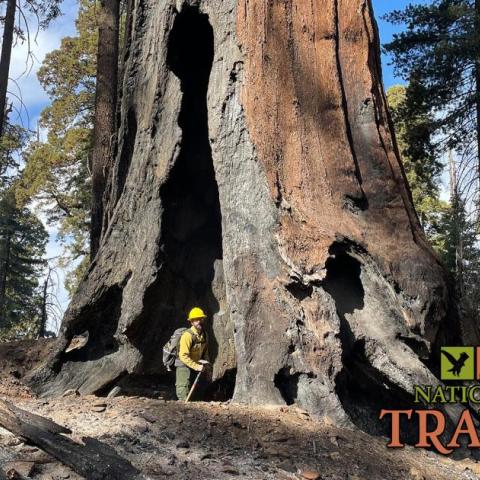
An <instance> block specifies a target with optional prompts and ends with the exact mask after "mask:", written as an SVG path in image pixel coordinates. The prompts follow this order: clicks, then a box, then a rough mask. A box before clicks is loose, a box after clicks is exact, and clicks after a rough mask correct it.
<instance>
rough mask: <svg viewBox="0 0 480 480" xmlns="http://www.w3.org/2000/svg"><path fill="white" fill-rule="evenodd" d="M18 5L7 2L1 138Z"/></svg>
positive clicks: (0, 63)
mask: <svg viewBox="0 0 480 480" xmlns="http://www.w3.org/2000/svg"><path fill="white" fill-rule="evenodd" d="M16 5H17V4H16V0H7V12H6V14H5V23H4V29H3V40H2V55H1V57H0V138H1V137H2V136H3V132H4V130H5V120H6V119H5V107H6V103H7V86H8V72H9V70H10V57H11V55H12V42H13V27H14V24H15V9H16Z"/></svg>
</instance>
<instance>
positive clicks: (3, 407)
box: [0, 400, 142, 480]
mask: <svg viewBox="0 0 480 480" xmlns="http://www.w3.org/2000/svg"><path fill="white" fill-rule="evenodd" d="M0 426H1V427H3V428H5V429H7V430H8V431H10V432H11V433H13V434H14V435H16V436H18V437H21V438H23V439H25V440H28V441H29V442H30V443H32V444H34V445H36V446H37V447H39V448H41V449H42V450H44V451H45V452H47V453H48V454H50V455H51V456H52V457H54V458H56V459H57V460H59V461H60V462H62V463H63V464H64V465H67V466H68V467H70V468H71V469H72V470H74V471H75V472H76V473H78V474H79V475H82V476H83V477H85V478H88V479H89V480H119V479H125V480H129V479H132V480H133V479H139V478H142V475H141V474H140V472H139V471H138V470H137V469H136V468H135V467H134V466H133V465H132V464H131V463H130V462H129V461H128V460H126V459H125V458H123V457H121V456H119V455H118V454H117V452H116V451H115V449H113V448H112V447H110V446H109V445H107V444H105V443H102V442H100V441H98V440H96V439H94V438H90V437H83V438H82V442H83V444H81V443H77V442H74V441H73V440H72V439H70V438H68V437H65V436H64V435H63V434H65V433H71V431H70V430H69V429H67V428H65V427H62V426H61V425H58V424H57V423H55V422H53V421H52V420H49V419H47V418H44V417H41V416H39V415H35V414H32V413H30V412H26V411H25V410H21V409H20V408H17V407H15V406H14V405H13V404H12V403H10V402H7V401H4V400H0ZM3 478H6V477H3ZM0 480H2V473H0Z"/></svg>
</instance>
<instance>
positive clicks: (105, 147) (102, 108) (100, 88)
mask: <svg viewBox="0 0 480 480" xmlns="http://www.w3.org/2000/svg"><path fill="white" fill-rule="evenodd" d="M100 4H101V7H100V13H99V31H98V54H97V89H96V96H95V124H94V131H93V151H92V188H93V196H92V222H91V234H90V255H91V258H92V259H93V258H94V257H95V255H96V254H97V251H98V246H99V243H100V237H101V234H102V219H103V193H104V191H105V185H106V180H107V177H108V171H109V169H110V166H111V162H112V155H113V147H114V137H115V128H116V121H115V111H116V104H117V77H118V30H119V1H118V0H104V1H102V2H100Z"/></svg>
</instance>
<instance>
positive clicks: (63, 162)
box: [16, 0, 98, 291]
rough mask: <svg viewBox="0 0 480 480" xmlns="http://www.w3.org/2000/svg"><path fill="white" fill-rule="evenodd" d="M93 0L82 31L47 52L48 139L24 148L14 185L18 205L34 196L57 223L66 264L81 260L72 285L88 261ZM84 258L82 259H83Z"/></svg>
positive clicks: (44, 122) (84, 6) (83, 14)
mask: <svg viewBox="0 0 480 480" xmlns="http://www.w3.org/2000/svg"><path fill="white" fill-rule="evenodd" d="M96 19H97V16H96V7H95V3H94V2H92V1H89V0H82V1H81V4H80V7H79V13H78V18H77V20H76V27H77V31H78V35H77V36H75V37H66V38H64V39H62V42H61V45H60V48H59V49H57V50H54V51H53V52H50V53H49V54H47V55H46V57H45V60H44V62H43V64H42V67H41V68H40V69H39V72H38V78H39V80H40V83H41V84H42V86H43V88H44V89H45V91H46V92H47V94H48V95H49V97H50V99H51V104H50V105H49V106H48V107H47V108H45V109H44V110H43V112H42V114H41V120H40V125H41V126H42V127H43V128H45V129H46V130H47V132H48V133H47V138H46V141H37V142H33V143H32V144H31V145H30V146H29V148H28V150H27V151H26V152H25V153H24V159H25V168H24V169H23V172H22V176H21V179H20V182H19V185H18V186H17V189H16V197H17V201H18V202H19V204H20V205H25V204H28V202H30V201H32V200H35V201H37V202H39V205H40V207H42V208H43V210H44V212H45V215H46V218H47V221H48V222H49V223H51V224H55V225H58V226H59V238H60V241H61V242H62V243H63V246H64V253H63V256H62V259H61V264H62V266H64V267H66V268H68V267H72V265H77V266H76V267H75V268H73V270H72V271H71V272H70V274H69V275H68V276H67V286H68V287H69V289H70V290H71V291H74V290H75V288H76V285H77V282H78V279H79V278H80V277H81V276H82V273H83V271H84V270H85V268H86V266H87V263H88V258H87V257H88V255H89V228H90V205H91V174H90V170H89V165H88V162H89V156H90V155H91V149H92V130H93V121H94V120H93V117H94V98H95V72H96V52H97V41H98V40H97V38H98V33H97V27H96V25H97V23H96V22H97V20H96ZM79 262H80V263H79Z"/></svg>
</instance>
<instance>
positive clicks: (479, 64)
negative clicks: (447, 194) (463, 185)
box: [475, 0, 480, 201]
mask: <svg viewBox="0 0 480 480" xmlns="http://www.w3.org/2000/svg"><path fill="white" fill-rule="evenodd" d="M475 45H476V52H477V53H476V58H475V93H476V95H475V103H476V111H477V174H478V191H479V194H478V195H480V0H475ZM477 201H480V199H477Z"/></svg>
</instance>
